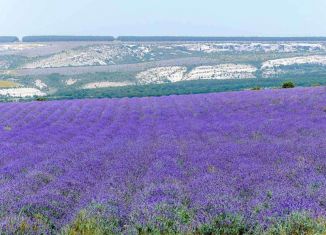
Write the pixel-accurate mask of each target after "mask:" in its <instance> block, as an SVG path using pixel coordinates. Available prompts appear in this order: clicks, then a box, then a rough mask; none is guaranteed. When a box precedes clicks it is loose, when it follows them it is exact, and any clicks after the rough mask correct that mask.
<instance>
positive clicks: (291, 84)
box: [282, 82, 295, 88]
mask: <svg viewBox="0 0 326 235" xmlns="http://www.w3.org/2000/svg"><path fill="white" fill-rule="evenodd" d="M294 87H295V85H294V83H293V82H284V83H283V85H282V88H294Z"/></svg>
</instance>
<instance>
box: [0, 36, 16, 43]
mask: <svg viewBox="0 0 326 235" xmlns="http://www.w3.org/2000/svg"><path fill="white" fill-rule="evenodd" d="M18 41H19V38H18V37H15V36H0V43H1V42H18Z"/></svg>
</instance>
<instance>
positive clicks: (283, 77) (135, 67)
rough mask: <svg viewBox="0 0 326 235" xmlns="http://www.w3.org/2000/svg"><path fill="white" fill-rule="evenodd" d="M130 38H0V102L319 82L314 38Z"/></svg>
mask: <svg viewBox="0 0 326 235" xmlns="http://www.w3.org/2000/svg"><path fill="white" fill-rule="evenodd" d="M131 39H133V40H135V41H130V40H131ZM136 39H137V38H130V40H126V39H125V40H123V38H122V41H113V40H112V41H69V42H65V41H59V42H47V41H45V42H44V41H42V42H13V43H10V42H5V43H0V81H1V83H2V84H15V85H10V86H8V85H6V86H3V85H2V86H0V100H16V99H34V98H35V97H46V98H47V99H64V98H90V97H124V96H128V97H132V96H149V95H162V94H188V93H205V92H212V91H227V90H239V89H250V88H253V87H258V86H259V87H261V88H265V87H279V86H280V85H281V84H282V83H283V82H284V81H287V80H291V81H293V82H294V83H296V84H297V85H299V86H312V85H325V84H326V76H325V75H326V41H323V40H322V39H321V41H317V40H313V41H309V39H307V41H304V40H299V39H297V40H296V39H295V38H293V39H291V40H289V41H284V39H283V41H282V40H277V38H276V39H273V40H274V41H273V40H267V41H257V40H252V41H250V39H246V40H244V39H243V40H242V41H241V38H237V40H235V39H233V40H232V39H229V40H224V41H191V40H190V41H165V40H163V41H140V40H136ZM167 39H169V38H167ZM172 39H173V38H172ZM172 39H170V40H172ZM143 40H144V39H143ZM310 40H312V39H310ZM173 87H175V89H172V88H173ZM181 87H185V89H184V90H183V89H182V88H181ZM74 94H76V96H74Z"/></svg>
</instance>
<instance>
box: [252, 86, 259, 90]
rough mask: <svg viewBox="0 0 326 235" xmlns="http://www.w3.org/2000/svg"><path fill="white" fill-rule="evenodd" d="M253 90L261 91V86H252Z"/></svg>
mask: <svg viewBox="0 0 326 235" xmlns="http://www.w3.org/2000/svg"><path fill="white" fill-rule="evenodd" d="M251 90H252V91H259V90H261V88H260V87H259V86H256V87H253V88H251Z"/></svg>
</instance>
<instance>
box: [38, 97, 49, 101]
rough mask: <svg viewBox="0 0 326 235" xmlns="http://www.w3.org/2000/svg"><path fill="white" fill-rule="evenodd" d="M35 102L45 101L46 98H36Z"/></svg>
mask: <svg viewBox="0 0 326 235" xmlns="http://www.w3.org/2000/svg"><path fill="white" fill-rule="evenodd" d="M35 100H36V101H47V98H44V97H37V98H36V99H35Z"/></svg>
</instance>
